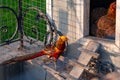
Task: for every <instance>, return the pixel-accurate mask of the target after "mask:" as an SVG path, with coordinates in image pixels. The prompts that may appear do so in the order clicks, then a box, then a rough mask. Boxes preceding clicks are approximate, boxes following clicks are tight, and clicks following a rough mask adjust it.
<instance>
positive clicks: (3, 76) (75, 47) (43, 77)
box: [0, 41, 120, 80]
mask: <svg viewBox="0 0 120 80" xmlns="http://www.w3.org/2000/svg"><path fill="white" fill-rule="evenodd" d="M88 42H89V41H87V42H86V43H85V44H87V43H88ZM84 46H85V45H83V44H79V43H70V44H69V46H68V50H67V51H66V52H65V53H64V54H63V56H64V57H66V58H67V59H70V60H77V59H78V58H79V56H80V54H81V52H80V50H79V48H80V47H82V48H84ZM18 48H19V42H14V43H11V44H9V45H5V46H0V63H2V62H3V61H5V60H9V59H11V58H13V57H17V56H22V55H26V54H30V53H34V52H39V51H40V50H41V49H43V48H44V47H43V43H41V42H36V43H35V44H32V45H30V44H29V43H28V42H24V49H23V50H18ZM110 52H111V51H110V50H106V48H103V47H101V50H100V51H99V54H100V55H101V56H100V57H101V59H104V60H106V61H107V60H108V61H111V62H112V63H113V64H114V65H115V67H116V70H117V71H119V70H120V64H119V62H120V59H119V57H120V56H119V54H118V53H114V52H111V53H110ZM45 59H46V56H43V57H38V58H35V59H33V60H31V61H30V60H29V61H26V62H22V63H16V64H10V65H6V66H0V80H76V79H73V78H72V77H71V76H70V75H69V73H70V71H71V70H72V69H73V67H74V64H73V63H71V62H70V61H67V62H66V61H64V60H63V61H62V60H61V59H62V58H61V59H59V60H58V62H57V69H56V70H55V67H54V63H53V61H51V60H50V61H48V62H46V63H45V62H44V60H45ZM66 77H69V78H68V79H66Z"/></svg>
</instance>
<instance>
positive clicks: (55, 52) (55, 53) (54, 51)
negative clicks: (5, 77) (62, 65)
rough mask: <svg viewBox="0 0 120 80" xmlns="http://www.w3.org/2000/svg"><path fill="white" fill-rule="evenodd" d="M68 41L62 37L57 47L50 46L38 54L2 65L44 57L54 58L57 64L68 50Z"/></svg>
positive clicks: (21, 57)
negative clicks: (65, 50) (66, 49)
mask: <svg viewBox="0 0 120 80" xmlns="http://www.w3.org/2000/svg"><path fill="white" fill-rule="evenodd" d="M67 40H68V38H67V37H66V36H60V37H59V39H58V40H57V41H56V44H55V46H51V45H48V46H47V47H46V48H45V49H43V50H41V51H40V52H38V53H32V54H27V55H24V56H20V57H15V58H12V59H10V60H7V61H5V62H3V63H2V64H10V63H16V62H21V61H26V60H31V59H34V58H37V57H40V56H43V55H48V56H49V57H50V58H53V59H54V62H55V63H56V61H57V59H58V58H59V56H60V55H61V54H62V53H63V52H64V49H65V48H66V41H67Z"/></svg>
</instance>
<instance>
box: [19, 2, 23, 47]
mask: <svg viewBox="0 0 120 80" xmlns="http://www.w3.org/2000/svg"><path fill="white" fill-rule="evenodd" d="M18 10H19V11H18V13H19V14H18V16H19V21H18V34H19V37H20V48H23V46H24V45H23V25H22V24H23V18H22V0H19V8H18Z"/></svg>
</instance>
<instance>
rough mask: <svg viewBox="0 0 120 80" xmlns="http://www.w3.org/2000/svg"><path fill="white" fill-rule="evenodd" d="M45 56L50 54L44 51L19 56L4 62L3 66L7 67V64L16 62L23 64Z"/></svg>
mask: <svg viewBox="0 0 120 80" xmlns="http://www.w3.org/2000/svg"><path fill="white" fill-rule="evenodd" d="M43 55H48V53H47V52H46V51H44V50H42V51H40V52H37V53H32V54H27V55H24V56H18V57H15V58H12V59H10V60H7V61H4V62H2V64H3V65H5V64H12V63H16V62H22V61H26V60H31V59H34V58H37V57H40V56H43Z"/></svg>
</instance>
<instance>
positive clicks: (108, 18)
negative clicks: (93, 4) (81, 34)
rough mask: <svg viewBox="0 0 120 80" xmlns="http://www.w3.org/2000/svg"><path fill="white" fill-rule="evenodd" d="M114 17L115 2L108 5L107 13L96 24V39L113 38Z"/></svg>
mask: <svg viewBox="0 0 120 80" xmlns="http://www.w3.org/2000/svg"><path fill="white" fill-rule="evenodd" d="M115 17H116V2H113V3H111V4H110V7H109V9H108V12H107V14H106V15H105V16H102V17H101V18H100V19H99V20H98V23H97V26H98V30H97V35H96V36H97V37H112V36H113V37H114V36H115Z"/></svg>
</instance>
